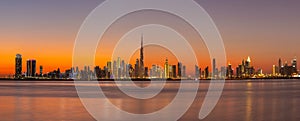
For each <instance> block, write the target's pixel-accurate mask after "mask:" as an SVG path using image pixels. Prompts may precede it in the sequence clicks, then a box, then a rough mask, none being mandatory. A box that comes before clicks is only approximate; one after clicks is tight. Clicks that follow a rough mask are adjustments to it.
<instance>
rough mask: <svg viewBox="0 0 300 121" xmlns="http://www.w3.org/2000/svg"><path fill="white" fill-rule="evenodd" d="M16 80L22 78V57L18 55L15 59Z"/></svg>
mask: <svg viewBox="0 0 300 121" xmlns="http://www.w3.org/2000/svg"><path fill="white" fill-rule="evenodd" d="M15 61H16V62H15V63H16V66H15V78H18V79H19V78H21V77H22V55H21V54H17V55H16V59H15Z"/></svg>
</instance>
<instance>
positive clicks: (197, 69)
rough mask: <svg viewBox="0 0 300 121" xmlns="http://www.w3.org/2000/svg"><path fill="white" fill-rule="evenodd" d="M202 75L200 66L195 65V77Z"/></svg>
mask: <svg viewBox="0 0 300 121" xmlns="http://www.w3.org/2000/svg"><path fill="white" fill-rule="evenodd" d="M199 77H200V72H199V67H198V66H197V65H195V79H198V78H199Z"/></svg>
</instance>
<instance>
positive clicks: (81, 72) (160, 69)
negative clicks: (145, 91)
mask: <svg viewBox="0 0 300 121" xmlns="http://www.w3.org/2000/svg"><path fill="white" fill-rule="evenodd" d="M36 62H37V61H36V60H35V59H27V60H26V71H25V72H24V73H23V72H22V68H23V67H22V55H21V54H16V56H15V73H14V75H13V78H15V79H24V78H35V77H40V78H41V77H42V78H49V79H84V80H91V79H129V78H133V79H152V78H158V79H162V78H165V79H219V78H224V79H249V78H270V77H271V78H278V77H279V78H281V77H283V78H290V77H300V74H299V70H298V64H297V58H296V57H295V58H293V59H292V60H291V63H290V64H291V65H289V63H288V62H287V61H285V62H284V63H283V62H282V59H281V58H279V60H278V65H273V66H272V73H271V74H270V73H264V72H263V69H262V68H260V67H257V68H255V66H254V65H252V62H253V61H252V60H251V58H250V56H248V57H247V59H243V60H242V62H241V63H240V64H239V65H237V66H236V68H234V67H233V66H232V64H231V63H228V65H226V66H218V64H217V60H216V59H215V58H213V59H212V64H211V65H207V66H206V67H205V68H201V67H199V65H197V64H195V70H194V75H193V74H192V72H188V73H187V67H186V65H184V64H183V63H182V62H179V61H178V62H177V64H171V63H169V59H168V57H166V59H165V62H164V64H163V65H160V64H155V63H152V64H151V65H150V66H145V63H144V35H143V34H141V38H140V48H139V58H136V61H135V63H130V62H127V61H125V60H123V59H122V58H120V57H117V59H116V60H108V61H106V65H104V66H103V65H102V66H99V65H95V66H92V67H91V65H85V66H84V67H81V68H79V67H78V66H72V67H70V68H68V69H66V70H61V69H60V67H58V69H57V70H53V71H52V72H46V73H44V68H43V65H40V66H39V69H40V70H39V74H38V70H37V64H36ZM10 76H11V75H10ZM10 76H9V77H10Z"/></svg>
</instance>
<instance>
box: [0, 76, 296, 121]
mask: <svg viewBox="0 0 300 121" xmlns="http://www.w3.org/2000/svg"><path fill="white" fill-rule="evenodd" d="M194 83H195V82H186V83H184V85H191V84H194ZM155 84H159V82H156V83H154V85H155ZM99 85H100V86H101V88H102V89H103V91H104V93H105V94H106V96H107V97H108V98H109V101H110V102H111V103H112V104H114V105H116V106H117V107H118V108H120V109H122V110H125V111H128V112H131V113H136V114H144V113H151V112H155V111H158V110H160V109H162V108H164V107H165V106H166V105H168V104H169V103H170V102H172V100H173V98H174V97H175V96H176V94H177V91H178V88H179V85H180V83H179V82H168V83H166V85H165V89H163V90H162V92H161V93H160V94H159V95H157V96H156V97H153V98H150V99H148V100H136V99H134V98H131V97H128V96H126V95H124V94H123V93H122V92H120V91H118V89H117V86H116V85H115V84H114V83H112V82H101V83H100V84H82V85H81V86H87V87H89V86H90V87H93V86H94V87H96V86H99ZM135 85H138V86H140V87H147V86H149V83H147V82H136V84H134V85H132V84H123V85H121V86H124V87H125V88H126V87H131V86H135ZM208 86H209V83H207V82H203V83H202V82H201V83H200V86H199V91H198V93H197V98H196V99H195V101H194V103H193V104H192V106H191V107H190V108H189V110H188V112H187V113H185V114H184V115H183V116H182V117H181V118H180V119H179V120H182V121H191V120H196V121H197V120H198V118H197V117H198V113H199V109H200V108H201V105H202V102H203V99H204V96H205V94H206V92H207V88H208ZM132 91H133V92H134V91H135V90H132ZM185 91H186V92H184V93H186V94H188V93H190V92H189V90H185ZM84 98H89V99H91V100H93V99H94V98H96V93H95V94H94V92H93V93H92V94H91V96H88V97H84ZM105 105H107V104H103V105H102V107H103V106H104V107H105ZM101 111H103V112H100V113H101V115H103V116H105V115H109V116H117V114H110V113H108V112H106V111H107V109H105V108H103V109H102V108H101ZM299 112H300V80H261V81H227V83H226V84H225V87H224V91H223V93H222V96H221V98H220V100H219V102H218V104H217V106H216V107H215V108H214V110H213V111H212V112H211V113H210V115H209V116H208V117H206V118H205V119H204V121H215V120H225V121H230V120H232V121H299V120H300V115H299ZM172 114H173V112H172V111H170V115H167V116H172ZM0 120H1V121H2V120H3V121H10V120H22V121H23V120H55V121H56V120H65V121H70V120H72V121H82V120H85V121H89V120H95V119H94V118H93V117H92V116H91V115H90V114H89V113H88V112H87V111H86V110H85V108H84V106H83V104H82V103H81V102H80V99H79V98H78V95H77V93H76V89H75V87H74V83H73V82H56V81H47V82H46V81H39V82H34V81H26V82H23V81H1V82H0ZM123 120H124V121H126V120H130V119H126V118H124V119H123Z"/></svg>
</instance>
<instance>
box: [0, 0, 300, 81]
mask: <svg viewBox="0 0 300 121" xmlns="http://www.w3.org/2000/svg"><path fill="white" fill-rule="evenodd" d="M101 2H102V0H88V1H83V0H2V1H0V16H1V22H0V42H1V44H0V74H1V75H4V74H13V73H14V58H15V54H17V53H20V54H22V55H23V65H24V66H23V72H24V71H26V70H25V68H24V67H25V60H26V59H30V58H34V59H36V60H37V65H43V66H44V69H45V72H48V71H52V70H54V69H57V68H58V67H60V68H61V69H62V70H64V69H65V68H69V67H70V66H71V65H72V52H73V45H74V40H75V38H76V34H77V32H78V30H79V28H80V25H81V24H82V22H83V21H84V19H85V17H86V16H87V15H88V14H89V13H90V12H91V11H92V10H93V9H94V8H95V7H96V6H97V5H99V4H100V3H101ZM197 2H198V3H200V5H201V6H202V7H203V8H205V10H206V11H207V12H208V13H209V14H210V16H211V17H212V19H213V20H214V22H215V23H216V25H217V27H218V29H219V31H220V33H221V35H222V37H223V40H224V43H225V49H226V53H227V59H228V61H229V62H231V63H232V64H233V66H234V67H235V66H237V64H239V63H240V62H241V60H242V59H244V58H245V59H246V58H247V56H251V58H252V61H253V65H254V66H255V67H256V68H263V70H264V72H267V73H270V72H271V69H272V65H273V64H277V61H278V58H282V59H283V60H284V61H288V62H290V60H291V59H292V58H294V57H295V56H296V57H300V49H299V45H300V23H299V22H300V14H299V11H300V1H299V0H226V1H224V0H197ZM122 4H126V2H125V1H122ZM170 5H172V3H170ZM176 6H178V7H180V5H176ZM193 14H195V15H196V14H197V13H193ZM170 22H172V21H170ZM145 29H147V28H145ZM144 31H146V30H144ZM136 33H138V32H136ZM144 34H145V36H146V37H147V38H145V39H146V42H149V43H150V42H151V39H155V38H152V37H151V36H150V37H149V36H147V33H145V32H144ZM133 35H134V33H133ZM148 35H152V34H150V33H148ZM167 37H169V36H165V37H163V38H167ZM137 38H139V37H137ZM137 41H139V40H137ZM201 47H202V46H201ZM151 48H152V49H151ZM151 50H164V49H162V48H160V49H158V48H156V47H149V48H148V50H147V49H146V51H145V52H146V53H147V52H151ZM166 51H167V50H166ZM100 53H101V52H100ZM166 53H168V52H166ZM135 55H138V54H135ZM149 55H151V53H149ZM166 55H167V56H172V55H171V54H166ZM99 56H102V55H99ZM199 56H201V55H199ZM159 57H160V56H159ZM162 57H163V56H162ZM170 58H173V57H170ZM97 59H98V60H97ZM97 59H96V61H97V62H96V63H97V64H99V65H101V66H102V64H104V63H105V61H107V59H109V56H107V55H106V56H105V54H104V55H103V57H99V58H97ZM146 59H147V58H146ZM198 59H199V60H198V61H199V63H200V64H199V65H200V66H201V67H202V68H203V67H204V66H205V65H208V64H210V62H209V60H210V59H209V58H208V57H207V56H206V55H205V56H202V57H199V58H198ZM145 61H146V62H147V60H145ZM163 61H164V59H162V62H163ZM148 62H153V60H150V59H149V60H148ZM191 65H192V64H191ZM191 70H193V68H192V69H191Z"/></svg>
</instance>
